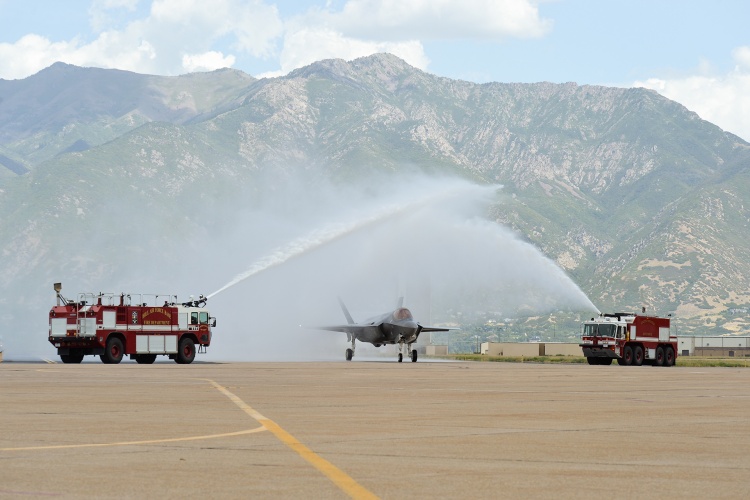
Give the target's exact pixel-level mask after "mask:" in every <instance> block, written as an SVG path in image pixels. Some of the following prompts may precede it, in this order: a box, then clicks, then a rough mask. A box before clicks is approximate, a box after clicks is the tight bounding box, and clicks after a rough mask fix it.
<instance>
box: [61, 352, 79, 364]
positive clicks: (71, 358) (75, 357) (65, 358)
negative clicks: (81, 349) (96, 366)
mask: <svg viewBox="0 0 750 500" xmlns="http://www.w3.org/2000/svg"><path fill="white" fill-rule="evenodd" d="M60 359H61V360H62V362H63V363H80V362H81V361H83V354H60Z"/></svg>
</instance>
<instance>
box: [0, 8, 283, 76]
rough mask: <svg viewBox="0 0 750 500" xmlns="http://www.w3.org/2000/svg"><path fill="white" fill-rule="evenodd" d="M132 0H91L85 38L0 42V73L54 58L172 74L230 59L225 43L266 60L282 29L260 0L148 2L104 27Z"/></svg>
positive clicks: (23, 72) (24, 70) (27, 69)
mask: <svg viewBox="0 0 750 500" xmlns="http://www.w3.org/2000/svg"><path fill="white" fill-rule="evenodd" d="M137 4H138V2H137V0H95V1H94V2H93V3H92V6H91V9H90V11H89V15H90V20H91V23H92V26H94V28H95V29H96V28H97V27H98V29H100V30H101V31H97V32H96V33H95V34H94V38H93V40H92V41H88V42H87V41H85V40H83V39H82V38H81V37H77V38H74V39H72V40H65V41H51V40H49V39H47V38H45V37H42V36H38V35H34V34H30V35H26V36H24V37H22V38H21V39H19V40H18V41H16V42H15V43H0V78H24V77H26V76H29V75H30V74H33V73H35V72H37V71H39V70H41V69H43V68H45V67H47V66H49V65H50V64H52V63H54V62H55V61H63V62H67V63H70V64H75V65H78V66H97V67H104V68H118V69H125V70H130V71H136V72H139V73H153V74H179V73H183V72H184V71H185V69H186V68H190V67H195V68H200V69H215V68H216V65H221V67H224V66H227V65H228V64H229V65H231V64H234V62H235V56H234V55H233V54H225V53H223V52H220V51H219V50H217V48H219V47H218V46H219V45H220V44H222V43H227V41H229V42H228V43H230V44H231V49H232V50H236V51H240V52H243V53H247V54H251V55H252V56H255V57H259V58H268V57H271V56H272V55H274V54H275V52H276V39H277V38H279V37H280V36H281V35H282V33H283V31H282V30H283V23H282V21H281V19H280V17H279V15H278V10H277V9H276V7H275V6H273V5H268V4H266V3H264V2H263V0H250V1H248V0H212V1H211V2H206V1H204V0H201V1H198V0H153V2H152V3H151V10H150V12H149V13H148V14H146V15H144V16H142V17H141V18H140V19H135V20H132V21H130V22H128V23H127V25H125V26H124V27H122V28H121V29H114V28H113V29H104V26H107V25H108V24H109V23H110V21H111V19H110V17H109V14H110V9H126V10H127V11H129V12H131V13H132V12H134V9H135V8H136V7H137Z"/></svg>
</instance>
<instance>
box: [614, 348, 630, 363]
mask: <svg viewBox="0 0 750 500" xmlns="http://www.w3.org/2000/svg"><path fill="white" fill-rule="evenodd" d="M617 362H618V363H619V364H621V365H625V366H630V365H632V364H633V348H632V347H630V346H629V345H626V346H625V348H624V349H623V350H622V358H620V359H618V360H617Z"/></svg>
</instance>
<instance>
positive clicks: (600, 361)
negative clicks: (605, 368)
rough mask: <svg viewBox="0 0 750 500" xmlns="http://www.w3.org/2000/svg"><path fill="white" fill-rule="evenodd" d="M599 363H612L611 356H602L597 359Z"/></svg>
mask: <svg viewBox="0 0 750 500" xmlns="http://www.w3.org/2000/svg"><path fill="white" fill-rule="evenodd" d="M599 364H601V365H611V364H612V358H602V359H600V360H599Z"/></svg>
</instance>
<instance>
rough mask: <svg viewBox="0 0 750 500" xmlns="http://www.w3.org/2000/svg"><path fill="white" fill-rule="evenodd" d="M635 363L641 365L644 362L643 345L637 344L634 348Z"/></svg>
mask: <svg viewBox="0 0 750 500" xmlns="http://www.w3.org/2000/svg"><path fill="white" fill-rule="evenodd" d="M633 364H634V365H635V366H641V365H642V364H643V347H641V346H639V345H637V346H635V347H634V348H633Z"/></svg>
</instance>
